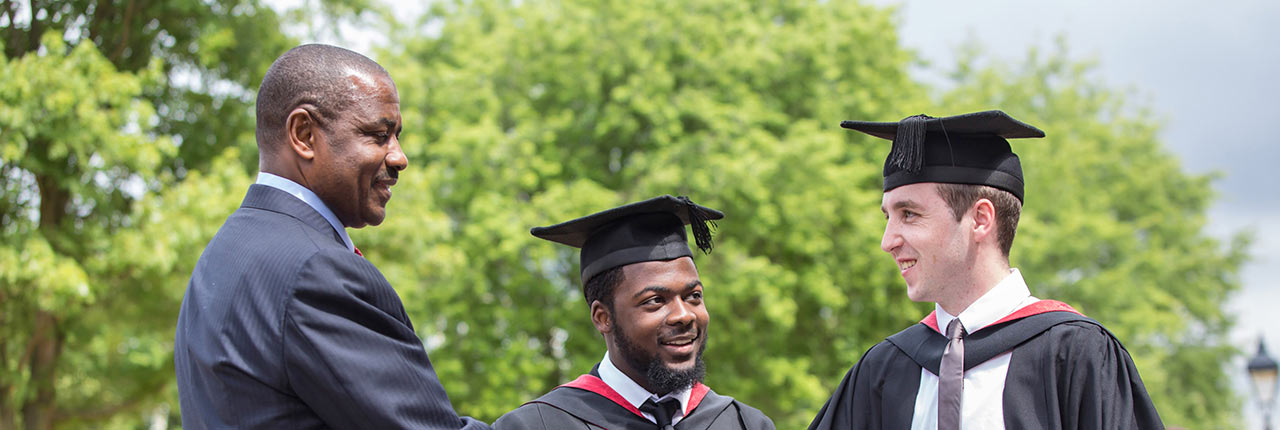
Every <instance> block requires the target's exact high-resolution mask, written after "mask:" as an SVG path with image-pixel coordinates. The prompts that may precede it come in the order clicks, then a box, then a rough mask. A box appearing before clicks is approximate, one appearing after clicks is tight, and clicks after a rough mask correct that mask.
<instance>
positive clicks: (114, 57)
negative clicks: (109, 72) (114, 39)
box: [110, 0, 138, 64]
mask: <svg viewBox="0 0 1280 430" xmlns="http://www.w3.org/2000/svg"><path fill="white" fill-rule="evenodd" d="M137 9H138V2H137V1H136V0H129V3H127V4H125V6H124V19H122V20H121V21H120V28H121V31H120V42H119V43H117V44H116V49H114V50H113V51H112V52H111V57H110V59H111V63H112V64H120V60H121V59H120V57H121V56H123V55H124V49H125V48H126V47H128V46H129V31H130V30H132V29H133V25H132V22H133V16H134V14H136V13H137V11H138V10H137Z"/></svg>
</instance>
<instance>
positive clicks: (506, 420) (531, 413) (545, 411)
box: [493, 400, 592, 430]
mask: <svg viewBox="0 0 1280 430" xmlns="http://www.w3.org/2000/svg"><path fill="white" fill-rule="evenodd" d="M493 428H494V430H534V429H537V430H542V429H546V430H553V429H590V428H592V427H590V426H588V425H587V424H586V423H583V422H582V420H579V419H577V418H576V417H574V416H573V415H570V414H569V413H568V412H565V411H563V410H561V409H560V408H557V407H555V406H552V405H550V404H547V403H543V402H540V401H537V400H534V401H531V402H528V403H525V404H523V405H520V407H518V408H515V409H514V410H512V411H511V412H507V413H506V414H504V415H502V416H501V417H499V418H498V420H497V421H494V422H493Z"/></svg>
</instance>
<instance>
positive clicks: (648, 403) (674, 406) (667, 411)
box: [640, 397, 680, 430]
mask: <svg viewBox="0 0 1280 430" xmlns="http://www.w3.org/2000/svg"><path fill="white" fill-rule="evenodd" d="M678 409H680V400H677V399H676V398H675V397H667V398H665V399H662V400H660V401H657V402H654V401H653V399H652V398H650V399H649V400H645V401H644V404H643V405H640V411H641V412H648V413H649V414H651V415H653V419H654V421H657V422H658V429H660V430H675V427H673V426H672V425H671V417H673V416H674V415H675V414H676V410H678Z"/></svg>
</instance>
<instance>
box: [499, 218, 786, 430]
mask: <svg viewBox="0 0 1280 430" xmlns="http://www.w3.org/2000/svg"><path fill="white" fill-rule="evenodd" d="M723 217H724V214H722V213H720V212H719V211H716V210H714V209H710V208H706V207H703V206H699V205H696V204H694V203H693V202H691V201H690V200H689V199H688V198H686V197H672V196H669V195H668V196H661V197H656V198H653V199H649V200H645V201H642V202H637V203H631V204H628V205H625V206H621V207H617V208H613V209H609V210H606V211H603V212H598V213H595V214H591V215H587V216H585V217H582V218H578V219H575V220H572V221H567V222H563V223H560V224H556V225H553V226H550V227H535V228H534V229H533V230H532V231H531V233H533V235H534V236H537V237H539V238H542V239H546V240H550V241H553V242H559V243H563V244H565V245H569V246H572V247H576V248H581V249H582V252H581V270H582V279H584V280H585V282H584V283H583V293H584V295H586V299H587V304H588V305H590V309H591V322H592V324H595V327H596V330H598V331H600V334H601V335H603V336H604V342H605V345H606V346H607V347H608V351H607V352H605V354H604V358H603V359H602V360H600V364H598V365H596V366H595V367H593V368H592V369H591V372H590V373H588V374H586V375H582V376H580V377H578V379H576V380H574V381H572V382H569V383H567V384H564V385H561V386H559V387H557V388H555V389H554V390H551V392H549V393H547V394H546V395H544V396H542V397H539V398H538V399H536V400H533V401H530V402H529V403H526V404H524V405H523V406H521V407H519V408H517V409H516V410H514V411H511V412H508V413H507V414H506V415H503V416H502V417H501V418H499V419H498V421H497V422H495V423H494V425H493V426H494V428H495V429H508V430H510V429H557V430H559V429H644V430H650V429H662V430H672V429H708V430H718V429H773V428H774V426H773V422H772V421H770V420H769V418H768V417H766V416H765V415H764V414H763V413H761V412H760V411H759V410H757V409H755V408H752V407H750V406H747V405H745V404H743V403H742V402H739V401H737V400H734V399H733V398H732V397H727V396H722V395H719V394H717V393H716V392H715V391H712V390H711V389H710V388H708V387H707V386H706V385H703V384H702V383H701V380H702V377H703V375H704V374H705V373H706V366H705V364H704V363H703V361H702V351H703V349H705V348H706V345H707V326H708V324H709V323H710V316H709V315H707V309H706V307H705V306H704V305H703V288H704V286H703V285H702V281H701V280H699V279H698V269H697V267H696V266H695V265H694V264H693V252H692V251H691V250H690V249H689V244H688V239H687V238H686V236H685V228H684V226H685V224H691V225H692V228H693V235H694V239H695V240H696V242H697V244H698V248H700V249H702V251H703V252H708V251H710V250H711V233H710V231H709V229H708V227H707V225H706V223H707V222H708V221H710V220H716V219H721V218H723Z"/></svg>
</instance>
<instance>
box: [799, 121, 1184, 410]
mask: <svg viewBox="0 0 1280 430" xmlns="http://www.w3.org/2000/svg"><path fill="white" fill-rule="evenodd" d="M841 126H842V127H845V128H849V129H853V130H857V131H861V132H864V133H867V134H870V135H872V136H876V137H880V138H883V139H889V140H892V141H893V147H892V150H891V151H890V154H889V158H888V159H887V160H886V161H885V165H884V198H883V200H882V203H881V207H880V209H881V211H883V212H884V214H885V219H886V225H885V230H884V237H883V238H882V240H881V243H880V247H881V248H882V249H883V250H884V251H885V252H887V253H889V254H890V255H891V256H892V257H893V260H894V262H895V263H896V265H897V267H898V269H899V271H900V272H901V274H902V278H903V280H905V281H906V284H907V297H909V298H910V299H911V300H913V301H917V302H933V303H934V304H935V306H934V312H933V313H931V314H929V315H928V316H926V317H925V318H924V319H923V320H922V321H921V322H920V323H919V324H916V325H914V326H912V327H910V328H907V329H906V330H903V331H901V332H899V333H898V334H895V335H893V336H890V337H889V338H888V339H886V340H885V341H883V342H880V343H879V344H877V345H875V346H873V347H872V348H871V349H870V350H868V351H867V352H866V353H865V354H863V356H862V358H861V359H860V360H858V363H857V364H856V365H855V366H854V367H853V369H851V370H850V371H849V372H848V374H846V375H845V377H844V380H843V381H841V382H840V385H839V386H838V387H837V388H836V390H835V393H834V394H833V395H832V396H831V399H830V400H828V401H827V404H826V405H825V406H823V408H822V410H821V412H819V413H818V416H817V418H815V419H814V421H813V423H812V424H811V425H810V426H809V428H810V429H811V430H819V429H935V428H936V429H945V430H956V429H960V428H967V429H1003V428H1009V429H1160V428H1164V425H1163V424H1162V423H1161V422H1160V416H1159V415H1158V414H1157V413H1156V409H1155V407H1154V406H1153V405H1152V403H1151V398H1150V397H1149V396H1148V395H1147V391H1146V389H1145V388H1144V387H1143V385H1142V379H1141V378H1140V377H1139V376H1138V370H1137V369H1136V368H1135V367H1134V364H1133V360H1132V359H1130V357H1129V353H1128V352H1127V351H1125V349H1124V346H1123V345H1121V344H1120V341H1119V340H1117V339H1116V338H1115V336H1113V335H1112V334H1111V333H1110V332H1108V331H1107V329H1105V328H1103V326H1102V324H1100V323H1098V322H1097V321H1095V320H1092V319H1090V318H1087V317H1085V316H1084V315H1081V314H1080V313H1079V312H1077V311H1076V310H1075V309H1072V308H1071V306H1069V305H1067V304H1065V303H1062V302H1057V301H1053V300H1040V299H1038V298H1036V297H1034V296H1032V295H1031V291H1030V289H1029V288H1028V286H1027V283H1026V281H1025V280H1024V279H1023V274H1022V273H1021V272H1019V271H1018V269H1015V268H1011V267H1010V265H1009V252H1010V250H1011V249H1012V246H1013V237H1014V233H1015V231H1016V230H1017V225H1018V217H1019V214H1020V212H1021V210H1022V203H1023V177H1022V166H1021V163H1020V161H1019V160H1018V156H1017V155H1014V153H1013V152H1012V150H1011V148H1010V146H1009V142H1008V141H1006V140H1005V139H1012V138H1032V137H1037V138H1038V137H1044V132H1042V131H1040V130H1039V129H1037V128H1035V127H1032V126H1031V125H1028V124H1026V123H1023V122H1020V121H1018V120H1015V119H1013V118H1012V117H1010V116H1009V115H1006V114H1005V113H1004V112H1000V111H987V112H978V113H972V114H965V115H959V116H953V117H946V118H931V117H928V116H924V115H917V116H913V117H909V118H906V119H904V120H902V121H901V122H862V121H845V122H843V123H842V124H841Z"/></svg>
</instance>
